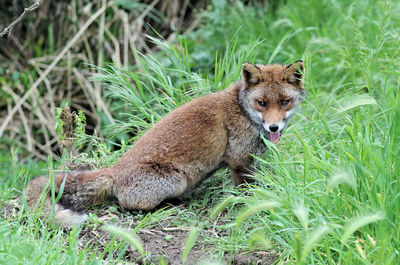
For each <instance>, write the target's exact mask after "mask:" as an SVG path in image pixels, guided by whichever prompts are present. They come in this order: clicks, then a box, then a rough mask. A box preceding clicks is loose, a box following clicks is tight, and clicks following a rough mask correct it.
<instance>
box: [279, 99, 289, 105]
mask: <svg viewBox="0 0 400 265" xmlns="http://www.w3.org/2000/svg"><path fill="white" fill-rule="evenodd" d="M289 102H290V100H288V99H284V100H282V101H281V106H282V107H286V106H287V105H288V104H289Z"/></svg>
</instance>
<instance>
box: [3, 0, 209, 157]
mask: <svg viewBox="0 0 400 265" xmlns="http://www.w3.org/2000/svg"><path fill="white" fill-rule="evenodd" d="M5 2H6V3H5V5H4V6H6V7H7V8H1V7H0V31H3V30H4V29H5V28H6V27H7V26H9V25H10V24H11V23H12V22H13V21H16V20H18V17H19V16H20V15H21V14H22V13H23V11H24V7H28V6H30V4H32V3H31V2H28V1H22V3H21V1H16V0H8V1H5ZM207 4H208V1H199V2H198V3H196V4H193V3H192V2H191V1H189V0H172V1H160V0H146V1H140V2H139V1H128V0H116V1H113V2H112V1H108V0H98V1H94V2H93V1H86V0H80V1H62V2H54V1H43V2H42V3H41V5H40V7H39V8H37V9H36V10H32V11H31V12H29V13H27V15H26V16H25V17H24V18H23V19H22V20H21V21H19V23H15V24H14V25H13V29H12V31H11V33H10V34H9V36H8V38H6V36H4V37H3V38H1V39H0V87H1V89H0V137H1V139H2V141H1V142H0V144H1V145H3V146H4V147H6V148H9V147H10V146H11V145H14V146H15V145H16V146H19V147H20V148H21V151H20V153H21V154H22V156H23V157H28V158H33V159H35V160H37V159H46V157H47V156H48V155H51V156H57V155H58V153H57V150H58V143H57V134H56V131H55V119H54V114H55V113H54V108H55V107H57V106H60V105H61V104H63V102H64V103H65V102H68V103H69V104H70V105H71V107H72V109H81V110H84V112H85V115H86V116H87V121H88V126H87V131H88V133H90V134H97V135H99V136H102V135H101V130H100V128H101V126H104V125H107V124H112V123H114V120H113V115H112V113H110V112H109V103H110V102H107V101H105V100H104V99H103V98H102V94H103V90H102V87H101V86H100V84H99V83H98V82H92V81H89V78H90V77H91V76H93V75H95V74H96V73H97V71H98V70H97V69H95V68H94V67H91V65H96V66H99V67H103V66H106V65H107V64H108V63H112V64H115V65H116V66H123V67H134V68H137V69H138V70H140V65H138V64H137V52H135V51H139V52H145V53H152V52H153V51H154V46H153V45H152V44H151V43H150V42H149V41H147V39H146V36H147V35H155V32H154V30H156V31H157V32H158V33H159V34H160V35H161V36H163V37H164V38H165V39H167V40H168V41H173V40H174V39H176V37H177V35H178V34H179V33H182V32H183V31H188V30H192V29H194V28H196V26H197V24H198V23H199V22H200V20H199V18H198V17H196V16H195V15H196V13H197V11H198V10H200V9H204V8H205V7H206V6H207ZM98 113H103V114H104V115H103V116H99V114H98ZM55 150H56V151H55Z"/></svg>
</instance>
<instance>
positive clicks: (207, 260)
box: [80, 205, 277, 265]
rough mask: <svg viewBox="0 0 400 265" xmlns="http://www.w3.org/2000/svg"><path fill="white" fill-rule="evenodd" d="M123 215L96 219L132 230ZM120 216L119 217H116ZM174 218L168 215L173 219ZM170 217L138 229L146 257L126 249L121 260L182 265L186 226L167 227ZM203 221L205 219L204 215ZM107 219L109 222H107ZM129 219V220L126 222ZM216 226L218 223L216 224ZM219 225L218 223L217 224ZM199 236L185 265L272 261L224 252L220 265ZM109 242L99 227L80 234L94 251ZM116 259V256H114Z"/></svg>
mask: <svg viewBox="0 0 400 265" xmlns="http://www.w3.org/2000/svg"><path fill="white" fill-rule="evenodd" d="M175 207H178V208H184V206H183V205H175ZM96 214H97V215H98V216H100V213H99V210H98V209H97V210H96ZM124 214H125V213H121V212H116V213H113V214H109V213H108V214H105V215H103V216H101V217H99V219H100V220H101V221H107V220H110V223H112V224H115V225H118V226H121V227H125V228H129V227H131V228H133V227H136V225H137V224H138V221H132V219H130V218H128V220H126V219H127V218H124ZM119 215H121V216H119ZM173 217H174V216H171V218H173ZM171 218H169V219H168V220H164V221H161V222H159V223H157V224H155V225H152V226H151V228H144V229H140V231H139V233H138V236H139V237H140V238H141V240H142V243H143V248H144V251H145V252H146V254H147V255H146V256H145V258H144V259H143V257H141V256H140V254H139V252H138V251H137V250H136V249H134V248H133V247H129V248H128V249H127V250H126V252H125V253H124V254H123V257H119V258H120V259H121V258H122V259H124V260H125V261H128V262H133V264H159V263H160V261H161V259H164V261H166V262H167V264H170V265H179V264H183V262H182V250H183V247H184V245H185V242H186V238H187V236H188V233H189V231H190V229H191V228H190V227H186V226H181V227H179V226H178V227H176V226H171V220H170V219H171ZM204 218H207V217H206V216H204ZM111 219H113V220H112V221H111ZM129 219H130V220H131V221H130V222H129ZM218 223H220V221H218ZM221 225H222V223H221ZM201 235H203V236H204V235H207V236H210V237H211V236H223V235H221V234H218V233H217V232H216V231H214V230H212V229H211V228H210V229H207V228H205V229H203V230H202V231H201ZM201 235H200V236H199V237H198V238H197V240H196V244H195V245H194V247H193V248H192V250H191V251H190V253H189V256H188V259H187V264H193V265H197V264H203V265H208V264H232V265H245V264H246V265H247V264H262V265H269V264H273V263H274V261H276V259H277V256H276V254H271V252H266V251H254V252H240V251H238V252H235V253H225V254H224V257H223V262H222V263H221V262H219V263H218V262H217V259H216V258H213V257H212V255H211V252H212V250H213V249H215V248H216V246H212V245H210V244H208V245H207V244H206V245H204V243H202V242H203V240H202V238H201ZM110 241H111V239H110V236H109V234H108V232H106V231H103V230H101V228H98V227H97V228H96V227H95V228H93V227H92V228H90V227H86V228H85V229H84V230H83V231H82V233H81V240H80V242H81V245H82V246H84V245H86V244H87V243H89V242H90V243H93V244H94V245H96V248H99V246H100V248H105V247H106V246H107V245H108V244H109V243H110ZM115 258H117V257H115Z"/></svg>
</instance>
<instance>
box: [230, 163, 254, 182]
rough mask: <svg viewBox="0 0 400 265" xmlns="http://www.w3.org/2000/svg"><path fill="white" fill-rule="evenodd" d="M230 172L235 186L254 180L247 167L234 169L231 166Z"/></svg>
mask: <svg viewBox="0 0 400 265" xmlns="http://www.w3.org/2000/svg"><path fill="white" fill-rule="evenodd" d="M231 173H232V178H233V183H234V184H235V186H239V185H240V184H243V183H251V182H253V181H254V179H253V178H252V177H251V172H250V171H249V170H247V169H244V168H241V169H234V168H232V167H231Z"/></svg>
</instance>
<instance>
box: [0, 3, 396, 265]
mask: <svg viewBox="0 0 400 265" xmlns="http://www.w3.org/2000/svg"><path fill="white" fill-rule="evenodd" d="M223 3H224V2H222V1H215V2H214V4H213V5H212V8H211V10H210V12H208V13H207V14H205V20H204V22H203V24H202V26H201V28H200V29H198V30H196V31H195V32H193V33H192V34H191V35H187V36H182V38H181V45H171V44H168V43H166V42H162V41H159V40H156V39H154V40H153V41H154V42H155V43H156V45H159V46H160V47H161V51H160V52H159V53H157V54H154V55H142V56H141V62H140V64H141V68H142V69H143V71H142V72H140V73H133V72H131V71H129V70H124V69H118V68H116V67H111V66H110V67H108V68H106V69H105V70H104V75H103V76H98V77H97V78H96V79H97V80H101V81H102V82H103V84H104V85H106V86H107V87H108V91H109V95H108V99H111V100H112V101H113V104H112V106H113V109H112V111H111V113H113V114H114V115H115V118H116V120H118V122H117V124H116V125H115V126H113V127H110V128H109V131H108V135H109V137H108V139H111V140H110V141H109V142H106V144H97V145H96V144H95V145H94V146H98V147H99V148H98V149H97V150H99V151H96V150H95V151H94V153H92V154H91V155H90V157H94V158H95V160H97V161H99V165H100V166H106V165H109V164H112V163H113V162H114V161H115V160H117V159H118V157H119V155H120V154H121V153H122V152H123V151H124V150H126V148H128V146H127V144H130V143H132V142H134V141H135V140H136V139H137V138H138V137H139V136H140V135H142V134H143V133H144V132H145V131H146V130H147V129H148V128H150V126H151V125H152V124H154V123H155V122H156V121H158V120H159V119H160V118H161V117H162V116H164V115H165V114H166V113H168V112H169V111H171V110H172V109H174V108H176V107H177V106H179V105H181V104H183V103H184V102H186V101H188V100H190V99H191V98H193V97H197V96H200V95H204V94H207V93H210V92H212V91H216V90H219V89H223V88H226V87H227V86H228V85H229V83H231V82H232V81H234V80H237V79H238V78H239V73H240V64H241V63H242V62H244V61H250V62H257V63H266V62H268V61H269V60H271V58H273V60H272V61H277V62H282V63H288V62H293V61H295V60H298V59H301V58H302V59H303V60H304V61H305V66H306V90H307V91H308V97H307V100H306V102H304V103H303V105H302V109H301V112H300V113H299V114H298V115H297V116H296V118H294V119H293V120H292V121H291V123H290V127H289V128H288V129H287V131H286V133H285V134H284V136H283V138H282V139H281V142H280V144H279V145H277V146H271V147H270V149H269V151H267V152H266V153H265V154H264V155H263V156H261V157H258V158H256V160H257V163H256V173H255V174H254V177H255V178H256V180H257V181H256V183H254V184H252V185H250V186H248V187H243V188H239V189H238V188H233V187H232V186H231V181H230V180H229V174H228V172H227V171H220V172H218V173H217V174H216V175H215V176H214V177H212V178H210V179H209V180H207V181H206V182H205V183H203V184H202V186H201V187H200V188H199V189H196V190H195V191H193V192H192V193H190V194H189V195H188V197H187V198H185V199H184V205H185V207H184V208H183V209H182V208H180V207H177V206H169V207H168V209H167V210H160V211H158V212H155V213H152V214H149V215H146V213H142V212H133V213H131V214H129V213H126V215H125V217H124V216H122V218H126V220H135V221H136V224H139V227H140V229H145V228H149V227H153V226H155V225H157V223H158V222H161V221H162V220H165V219H167V220H170V225H172V226H176V227H182V226H185V227H197V228H198V229H199V230H196V229H193V230H192V231H193V232H192V233H191V235H192V236H191V237H190V238H189V240H188V244H187V245H186V248H187V249H190V248H191V246H192V243H193V241H195V240H197V241H198V242H200V244H201V245H202V246H203V247H204V248H205V250H206V251H211V252H212V255H213V256H214V257H215V258H216V259H217V260H218V259H219V260H221V258H222V256H223V253H224V252H227V253H233V252H235V251H237V250H243V251H249V250H254V249H264V250H265V249H266V250H269V251H271V252H272V253H276V254H278V256H279V260H278V263H284V262H288V263H289V264H292V263H295V264H395V263H396V262H397V260H398V259H399V258H400V257H399V249H400V240H399V238H400V229H399V228H398V227H399V225H400V220H399V218H398V212H399V210H400V209H399V208H400V197H399V194H400V184H399V180H398V178H399V175H400V160H399V156H400V79H399V78H400V72H399V70H398V69H399V64H400V61H399V60H398V58H399V49H398V47H399V44H400V41H399V33H398V29H399V28H400V16H399V15H398V14H399V11H400V10H399V9H400V6H399V5H397V4H396V1H386V2H383V1H367V0H365V1H345V0H343V1H333V0H323V1H317V0H311V1H287V3H286V4H282V5H281V6H280V7H279V8H278V9H277V10H275V11H274V12H272V11H269V10H266V9H265V8H264V9H262V8H259V7H257V6H256V7H251V6H245V5H243V4H242V3H240V2H235V3H234V4H232V5H228V4H225V5H224V4H223ZM226 39H230V40H231V42H230V43H229V44H226V41H225V40H226ZM122 103H123V104H122ZM132 134H134V135H136V137H134V138H132V139H131V135H132ZM121 139H125V140H122V142H123V143H122V146H123V148H122V149H121V150H120V151H118V152H115V153H112V152H110V150H109V149H107V147H106V146H107V144H113V143H114V141H115V142H119V141H121ZM102 155H103V157H102ZM15 168H16V170H15V171H14V172H12V171H7V172H8V173H7V174H8V175H9V174H10V173H11V174H14V176H16V177H17V178H18V179H17V181H15V180H13V179H11V178H7V179H6V180H5V181H3V180H2V182H4V185H3V187H2V188H1V194H0V195H1V197H0V198H1V200H2V201H4V200H6V199H7V200H8V199H13V198H16V197H17V196H18V195H19V194H18V192H16V191H15V190H12V188H15V189H16V190H21V188H22V185H23V183H24V179H26V178H27V177H28V175H29V176H31V174H30V173H29V174H28V173H27V172H26V171H23V170H22V169H18V166H15ZM4 172H6V171H4ZM10 190H11V191H10ZM104 207H105V208H107V207H108V206H103V208H104ZM96 209H97V210H99V209H101V207H97V208H96ZM107 209H110V208H107ZM127 223H129V222H127ZM134 223H135V222H134ZM100 225H101V222H100V221H99V222H97V221H96V217H95V215H92V219H91V221H90V222H89V224H88V227H89V228H91V227H93V228H96V227H99V226H100ZM131 228H132V230H135V227H131ZM140 229H138V230H140ZM210 229H211V230H213V231H215V233H216V234H217V235H218V236H215V235H213V234H210V233H208V231H209V230H210ZM0 230H1V231H2V233H0V242H2V243H3V244H0V263H1V262H5V261H11V259H13V260H15V262H16V261H17V260H19V261H20V262H21V263H24V264H28V263H26V262H27V260H29V261H31V263H34V262H35V261H38V262H39V263H46V262H47V263H60V264H61V263H62V264H79V263H81V264H87V263H90V262H93V263H96V262H97V263H103V262H110V263H112V262H119V261H121V260H123V253H124V251H125V250H126V243H123V242H121V243H115V242H114V241H111V243H110V244H111V245H109V246H108V247H106V248H104V249H102V250H96V248H95V247H94V249H92V248H93V246H92V245H90V244H88V245H84V246H83V247H80V248H79V251H77V241H79V236H78V234H77V233H78V232H77V231H76V230H73V231H71V232H63V231H61V230H55V229H51V228H48V227H46V226H44V225H42V224H41V222H40V221H39V219H38V218H37V217H35V216H29V215H26V214H23V213H22V212H16V213H15V215H14V216H13V217H12V218H8V219H6V218H3V217H2V219H1V220H0ZM135 232H137V231H136V230H135ZM197 233H198V234H197ZM118 242H120V241H118ZM94 244H95V246H96V242H95V243H94ZM90 246H92V248H91V247H90ZM32 248H34V249H35V251H34V252H32ZM17 249H22V250H17ZM121 253H122V254H121ZM185 253H186V252H185ZM96 257H97V258H96ZM24 259H25V260H24Z"/></svg>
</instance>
